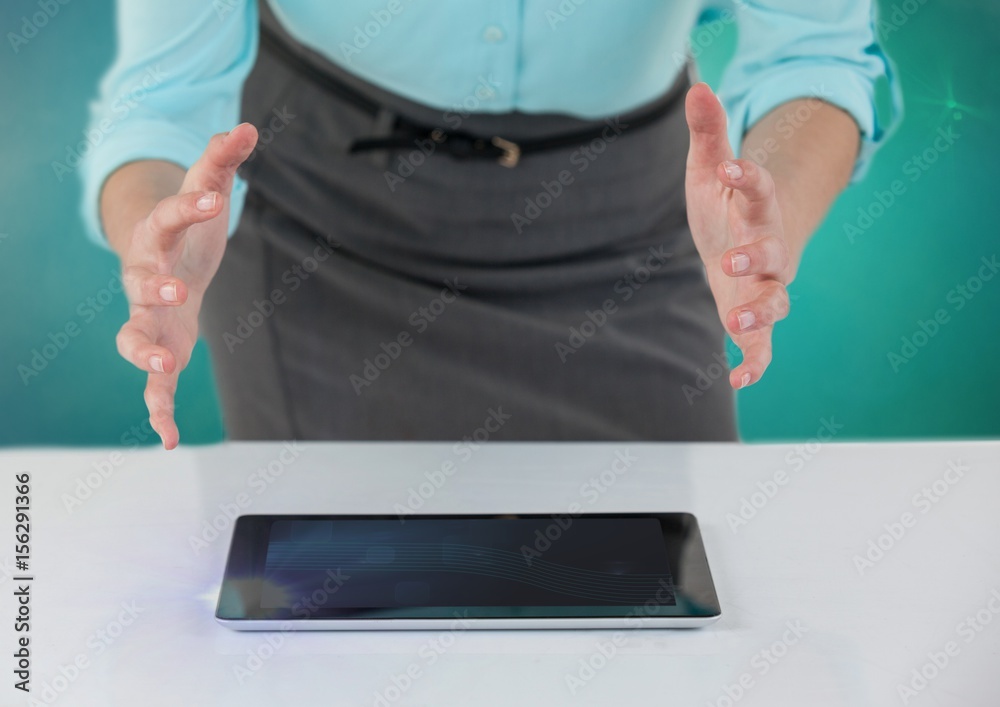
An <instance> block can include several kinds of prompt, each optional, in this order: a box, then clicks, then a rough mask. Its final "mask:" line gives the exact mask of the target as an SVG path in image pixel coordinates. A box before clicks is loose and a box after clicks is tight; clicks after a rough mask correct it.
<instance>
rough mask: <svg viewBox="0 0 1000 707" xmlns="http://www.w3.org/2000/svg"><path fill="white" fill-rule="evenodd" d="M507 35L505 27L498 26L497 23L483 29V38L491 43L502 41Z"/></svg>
mask: <svg viewBox="0 0 1000 707" xmlns="http://www.w3.org/2000/svg"><path fill="white" fill-rule="evenodd" d="M506 36H507V35H505V34H504V31H503V28H502V27H497V26H496V25H490V26H489V27H487V28H486V29H485V30H484V31H483V39H485V40H486V41H487V42H489V43H490V44H496V43H497V42H502V41H503V40H504V37H506Z"/></svg>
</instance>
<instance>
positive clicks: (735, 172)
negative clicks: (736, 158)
mask: <svg viewBox="0 0 1000 707" xmlns="http://www.w3.org/2000/svg"><path fill="white" fill-rule="evenodd" d="M722 168H723V169H724V170H726V176H727V177H729V178H730V179H731V180H732V181H734V182H735V181H736V180H737V179H740V178H742V177H743V168H742V167H740V166H739V165H738V164H736V163H735V162H723V163H722Z"/></svg>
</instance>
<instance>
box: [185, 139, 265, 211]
mask: <svg viewBox="0 0 1000 707" xmlns="http://www.w3.org/2000/svg"><path fill="white" fill-rule="evenodd" d="M256 145H257V128H255V127H254V126H252V125H251V124H250V123H240V124H239V125H237V126H236V127H235V128H233V129H232V130H230V131H229V132H228V133H219V134H217V135H213V136H212V138H211V139H210V140H209V141H208V146H207V147H206V148H205V151H204V152H203V153H202V155H201V157H200V158H198V161H197V162H195V163H194V164H193V165H192V166H191V169H189V170H188V173H187V176H185V178H184V185H183V187H182V188H181V191H182V192H184V191H198V190H208V191H217V192H220V193H222V194H225V195H226V196H228V195H229V192H230V190H231V189H232V187H233V175H234V174H236V168H237V167H239V166H240V165H241V164H242V163H243V162H244V160H246V158H247V157H249V156H250V153H252V152H253V148H254V147H255V146H256Z"/></svg>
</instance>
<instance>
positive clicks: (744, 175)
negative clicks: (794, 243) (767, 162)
mask: <svg viewBox="0 0 1000 707" xmlns="http://www.w3.org/2000/svg"><path fill="white" fill-rule="evenodd" d="M715 174H716V176H717V177H718V178H719V181H720V182H722V184H723V185H724V186H727V187H729V188H730V189H732V190H733V191H735V192H736V193H737V194H739V196H740V198H738V199H736V200H735V201H736V204H737V206H738V207H739V208H740V212H741V213H742V214H743V216H744V217H745V218H746V219H747V220H748V221H750V224H749V225H751V226H752V225H756V224H757V223H762V222H771V221H772V219H778V218H779V213H778V210H777V209H778V201H777V199H775V198H774V180H773V179H771V173H770V172H768V171H767V170H766V169H765V168H763V167H761V166H760V165H759V164H757V163H756V162H752V161H750V160H725V161H723V162H721V163H719V164H718V165H717V166H716V170H715Z"/></svg>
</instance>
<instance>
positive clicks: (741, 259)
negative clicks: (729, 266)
mask: <svg viewBox="0 0 1000 707" xmlns="http://www.w3.org/2000/svg"><path fill="white" fill-rule="evenodd" d="M731 260H732V263H733V272H743V271H744V270H746V269H747V268H749V267H750V256H749V255H747V254H746V253H733V255H732V258H731Z"/></svg>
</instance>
